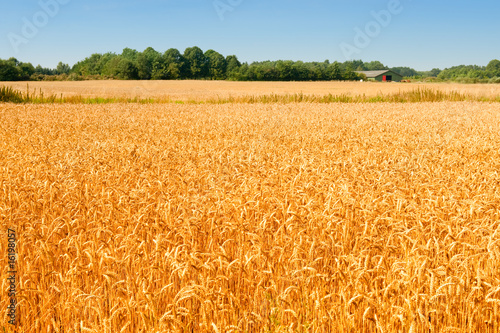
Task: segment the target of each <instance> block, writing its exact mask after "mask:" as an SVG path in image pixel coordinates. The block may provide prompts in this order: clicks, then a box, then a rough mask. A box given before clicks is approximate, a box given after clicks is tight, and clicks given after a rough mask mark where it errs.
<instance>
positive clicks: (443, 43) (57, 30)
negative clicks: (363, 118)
mask: <svg viewBox="0 0 500 333" xmlns="http://www.w3.org/2000/svg"><path fill="white" fill-rule="evenodd" d="M216 7H217V8H218V10H217V9H216ZM1 8H2V9H1V11H0V58H2V59H6V58H10V57H16V58H17V59H19V60H21V61H25V62H31V63H33V64H34V65H35V66H36V65H37V64H41V65H42V66H44V67H55V66H56V65H57V63H58V62H59V61H63V62H64V63H69V64H70V65H73V64H74V63H76V62H77V61H79V60H82V59H84V58H85V57H88V56H90V55H91V54H92V53H104V52H109V51H110V52H116V53H121V51H122V49H123V48H125V47H130V48H133V49H137V50H139V51H142V50H144V49H145V48H146V47H148V46H151V47H153V48H154V49H156V50H157V51H161V52H164V51H166V50H167V49H169V48H171V47H174V48H177V49H179V50H180V51H181V52H183V51H184V49H185V48H186V47H190V46H194V45H196V46H199V47H200V48H201V49H203V50H204V51H206V50H207V49H214V50H216V51H218V52H220V53H222V54H224V55H229V54H236V55H237V56H238V58H239V59H240V60H241V61H248V62H252V61H261V60H278V59H290V60H304V61H324V60H325V59H329V60H330V61H335V60H338V61H345V60H348V59H349V58H353V59H362V60H364V61H372V60H380V61H381V62H383V63H384V64H385V65H387V66H390V67H394V66H410V67H413V68H415V69H417V70H430V69H431V68H434V67H438V68H441V69H443V68H445V67H451V66H455V65H460V64H477V65H486V64H487V63H488V62H489V61H490V60H492V59H500V20H499V19H498V17H497V15H498V13H500V1H498V0H476V1H465V0H453V1H451V0H441V1H436V0H433V1H431V0H420V1H419V0H337V1H334V0H309V1H298V0H142V1H132V0H119V1H114V0H33V1H27V0H16V1H3V3H2V6H1ZM391 9H392V10H391ZM373 12H375V13H378V14H380V13H383V14H387V13H389V16H387V15H385V16H384V15H383V14H380V15H381V16H380V17H379V21H377V20H376V19H375V17H374V15H373ZM30 28H31V30H30ZM33 28H34V29H33ZM370 29H371V30H370ZM362 35H364V36H362ZM360 36H361V37H360ZM346 50H347V51H346Z"/></svg>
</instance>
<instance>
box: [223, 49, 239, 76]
mask: <svg viewBox="0 0 500 333" xmlns="http://www.w3.org/2000/svg"><path fill="white" fill-rule="evenodd" d="M240 67H241V63H240V62H239V60H238V58H237V57H236V56H235V55H229V56H227V57H226V78H229V79H236V77H237V76H238V74H239V72H240V71H239V69H240Z"/></svg>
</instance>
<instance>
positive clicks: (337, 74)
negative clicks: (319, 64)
mask: <svg viewBox="0 0 500 333" xmlns="http://www.w3.org/2000/svg"><path fill="white" fill-rule="evenodd" d="M327 75H328V80H342V72H341V70H340V64H339V63H338V62H337V61H335V62H334V63H333V64H330V65H329V66H328V74H327Z"/></svg>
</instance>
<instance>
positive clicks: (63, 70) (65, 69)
mask: <svg viewBox="0 0 500 333" xmlns="http://www.w3.org/2000/svg"><path fill="white" fill-rule="evenodd" d="M70 70H71V67H69V65H68V64H63V63H62V61H59V63H58V64H57V67H56V73H57V74H68V73H69V72H70Z"/></svg>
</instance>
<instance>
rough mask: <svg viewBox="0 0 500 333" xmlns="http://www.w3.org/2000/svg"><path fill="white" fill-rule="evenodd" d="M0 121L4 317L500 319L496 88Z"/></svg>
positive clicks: (31, 325) (259, 327)
mask: <svg viewBox="0 0 500 333" xmlns="http://www.w3.org/2000/svg"><path fill="white" fill-rule="evenodd" d="M0 119H1V122H0V138H1V140H0V221H1V227H2V240H1V241H0V258H1V259H0V264H1V267H2V280H1V283H2V284H1V285H2V294H1V298H0V309H2V311H3V310H4V309H7V306H8V298H7V297H6V292H5V290H6V289H7V288H8V286H7V282H6V279H7V270H8V268H7V265H6V259H5V258H6V257H7V254H6V253H7V236H6V235H5V233H6V230H7V229H8V228H15V229H16V231H17V238H18V240H17V251H18V252H17V254H18V256H17V266H18V280H19V281H18V289H17V300H18V308H17V311H18V312H17V320H18V323H17V326H15V327H14V326H12V325H10V324H8V323H7V318H6V317H5V316H2V317H1V319H0V330H1V331H2V332H110V333H111V332H113V333H114V332H408V333H410V332H411V333H415V332H491V333H493V332H499V330H500V327H499V322H500V313H499V307H500V248H499V247H500V232H499V230H500V211H499V207H500V176H499V170H500V150H499V148H500V107H499V104H495V103H481V102H442V103H413V104H398V103H377V104H369V103H365V104H363V103H356V104H353V103H352V104H342V103H335V104H314V103H295V104H279V103H271V104H223V105H217V104H214V105H182V104H179V105H177V104H151V105H141V104H134V103H128V104H105V105H78V104H71V105H69V104H57V105H52V104H43V105H33V104H18V105H16V104H8V103H4V104H0ZM4 231H5V233H4ZM2 313H4V312H2Z"/></svg>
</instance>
